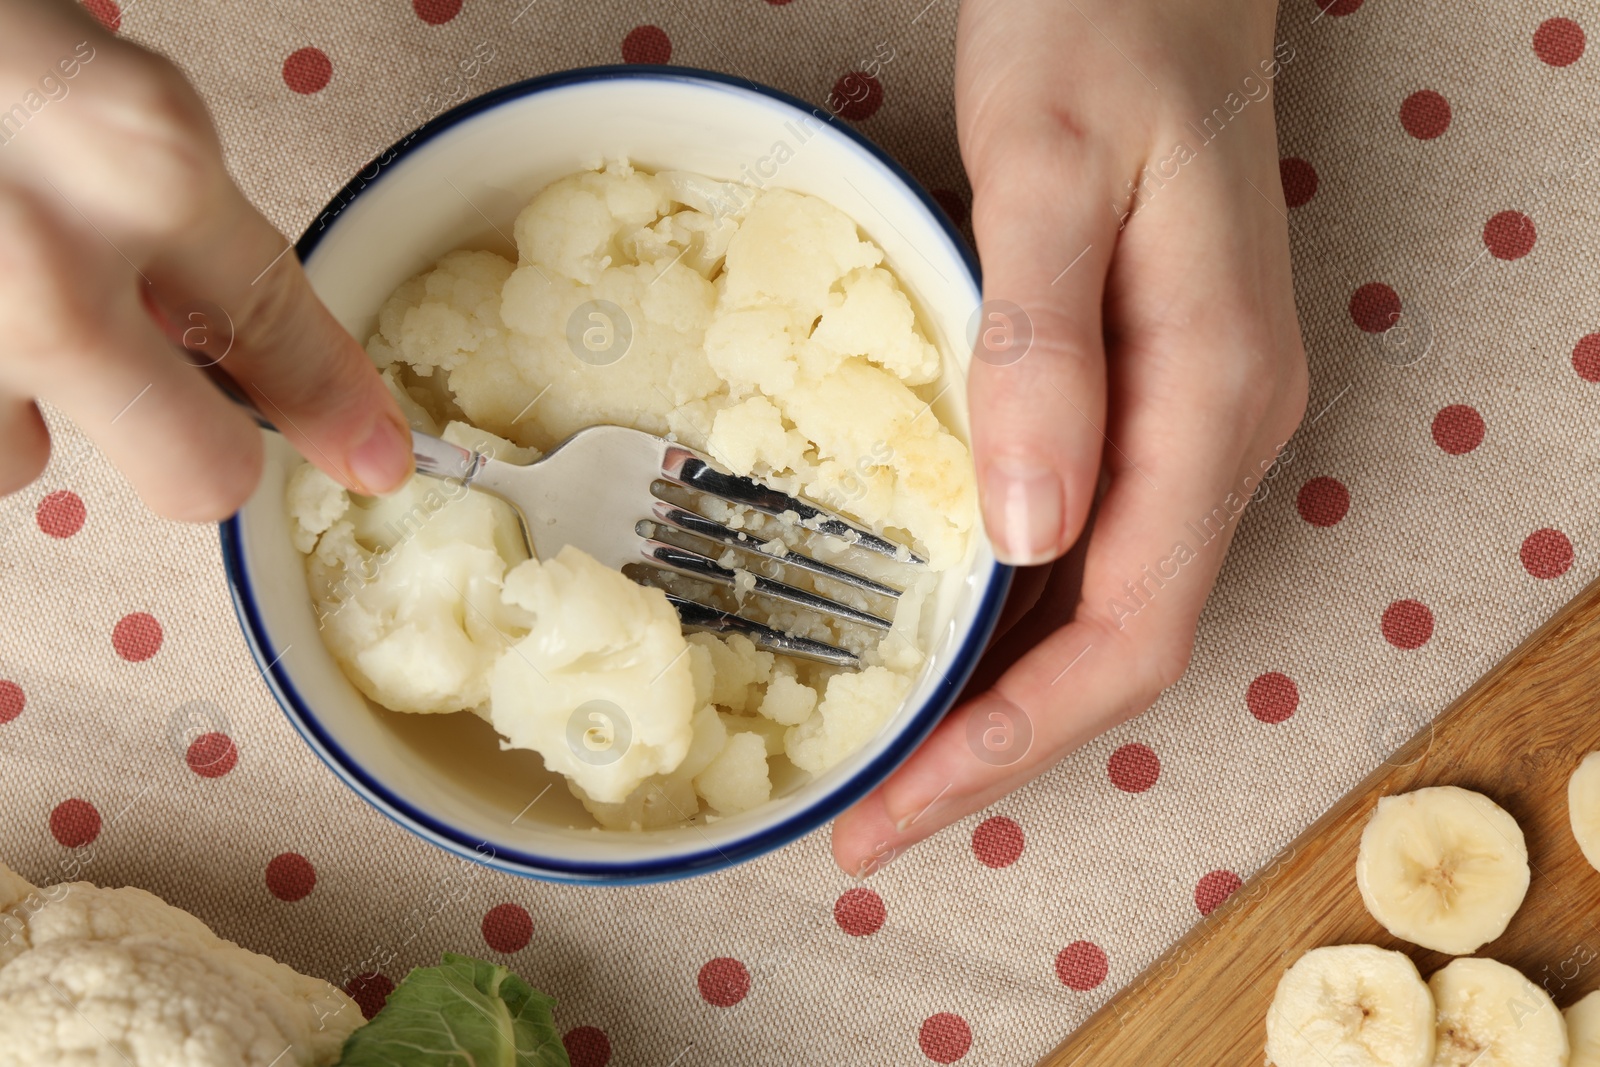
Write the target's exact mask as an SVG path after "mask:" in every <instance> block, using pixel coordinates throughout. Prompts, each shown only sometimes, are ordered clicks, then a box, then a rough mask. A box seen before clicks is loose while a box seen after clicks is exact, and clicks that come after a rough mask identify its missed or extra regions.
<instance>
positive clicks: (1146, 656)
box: [1085, 616, 1194, 719]
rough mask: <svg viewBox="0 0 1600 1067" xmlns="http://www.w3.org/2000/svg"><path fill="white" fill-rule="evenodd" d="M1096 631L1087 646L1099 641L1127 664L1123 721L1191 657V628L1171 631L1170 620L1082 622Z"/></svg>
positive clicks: (1184, 667)
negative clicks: (1150, 623) (1128, 623)
mask: <svg viewBox="0 0 1600 1067" xmlns="http://www.w3.org/2000/svg"><path fill="white" fill-rule="evenodd" d="M1085 621H1086V622H1090V624H1091V625H1092V626H1093V627H1094V628H1095V630H1096V631H1097V633H1096V635H1095V636H1094V637H1093V638H1092V641H1091V643H1093V644H1099V643H1101V642H1102V641H1103V642H1104V643H1105V645H1106V646H1107V647H1108V648H1109V649H1111V650H1112V651H1113V654H1114V655H1116V656H1117V657H1118V658H1119V659H1120V660H1121V661H1122V662H1123V663H1126V664H1128V666H1129V670H1128V672H1127V675H1126V677H1127V684H1126V686H1125V687H1124V693H1125V694H1126V698H1125V704H1124V705H1123V707H1122V708H1121V709H1120V710H1121V714H1122V717H1123V718H1124V719H1130V718H1132V717H1133V716H1135V715H1138V714H1140V713H1141V712H1143V711H1144V710H1145V709H1146V708H1148V707H1149V706H1150V705H1151V704H1154V703H1155V702H1156V699H1157V698H1158V697H1160V696H1161V694H1162V693H1164V692H1166V691H1167V690H1168V689H1170V688H1172V686H1174V685H1176V684H1177V683H1178V681H1179V679H1181V678H1182V677H1183V676H1184V674H1185V673H1186V672H1187V671H1188V670H1189V662H1190V659H1191V658H1192V657H1193V655H1194V628H1193V626H1190V627H1189V628H1188V629H1187V631H1186V632H1183V631H1182V630H1181V628H1180V629H1177V630H1175V629H1174V627H1173V625H1172V620H1163V621H1159V622H1157V624H1156V625H1155V626H1148V627H1146V626H1124V625H1121V624H1119V623H1117V622H1114V621H1111V620H1110V619H1108V618H1104V617H1098V616H1097V617H1095V618H1094V619H1092V620H1085Z"/></svg>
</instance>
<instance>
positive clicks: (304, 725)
mask: <svg viewBox="0 0 1600 1067" xmlns="http://www.w3.org/2000/svg"><path fill="white" fill-rule="evenodd" d="M622 78H636V79H640V80H652V79H665V80H672V81H688V82H695V83H701V84H710V85H712V86H713V87H720V88H732V89H735V90H737V91H740V92H748V93H752V94H754V95H757V96H763V97H766V98H768V99H770V100H776V101H778V102H780V103H783V104H787V105H788V106H790V107H792V108H795V109H797V110H799V111H800V112H802V113H805V114H810V115H813V116H815V117H817V118H822V119H823V120H824V121H826V122H828V123H829V125H830V126H832V127H833V128H834V129H836V130H838V131H839V132H840V133H841V134H842V135H843V136H844V137H845V138H846V139H847V140H849V141H851V142H854V144H855V145H856V147H857V148H859V149H861V150H863V151H864V152H866V153H867V155H868V156H870V157H871V158H873V159H874V160H876V161H877V162H878V163H879V164H880V165H882V166H883V167H884V168H885V169H887V170H888V171H889V172H890V173H891V174H892V175H894V177H896V178H897V179H899V181H900V182H901V184H903V185H904V186H905V188H906V189H907V190H908V191H910V192H911V193H912V194H913V195H914V196H916V197H917V198H919V199H920V200H921V201H922V203H923V204H924V205H925V206H926V207H927V208H928V210H929V213H930V214H931V215H932V217H933V219H934V220H935V222H936V223H937V224H938V225H939V226H940V227H942V229H943V231H944V233H945V235H946V237H947V238H948V239H949V240H950V243H951V245H952V246H953V247H954V248H955V250H956V252H957V254H958V255H960V257H961V259H962V262H963V264H964V265H965V266H966V268H967V270H968V272H969V273H970V274H971V276H972V279H973V282H974V285H975V287H978V286H979V283H980V274H979V269H978V263H977V260H976V258H975V257H974V256H973V255H972V251H971V249H970V248H969V247H968V246H967V244H966V242H965V240H964V239H963V238H962V236H961V233H960V231H959V230H957V229H956V227H955V226H954V225H953V224H952V223H951V222H950V220H949V218H948V217H947V216H946V214H945V212H944V209H943V208H942V207H941V206H940V205H939V203H938V202H937V201H936V200H934V199H933V198H932V197H931V196H929V195H928V193H927V191H926V190H924V189H923V188H922V186H921V185H920V184H918V182H917V181H916V179H915V178H913V177H912V176H911V175H910V174H909V173H908V172H907V171H906V170H905V168H904V167H902V166H900V164H899V163H897V162H895V160H894V159H892V158H891V157H890V156H889V155H888V154H887V153H886V152H884V151H883V150H882V149H881V148H879V147H878V146H877V145H875V144H874V143H873V142H872V141H870V140H868V139H867V138H866V137H864V136H863V135H862V134H860V133H858V132H857V131H856V130H854V129H852V128H850V127H849V126H848V125H845V124H842V123H834V122H833V121H832V119H833V117H834V116H831V115H829V114H828V113H827V112H826V111H824V110H823V109H821V108H817V107H814V106H812V105H810V104H807V103H806V102H805V101H803V100H800V99H799V98H797V97H794V96H791V95H790V94H788V93H785V92H782V91H780V90H777V89H773V88H771V87H769V86H765V85H761V84H759V83H757V82H752V81H750V80H748V79H746V78H739V77H734V76H731V75H727V74H721V73H717V72H715V71H706V70H698V69H695V68H692V67H672V66H655V65H638V66H601V67H583V68H579V69H576V70H568V71H562V72H560V73H556V74H547V75H543V76H540V77H537V78H528V79H525V80H523V81H519V82H514V83H512V84H510V85H506V86H502V87H501V88H499V89H494V90H491V91H490V92H487V93H485V94H483V95H482V96H477V97H474V98H472V99H471V100H467V101H465V102H464V103H461V104H458V105H457V106H456V107H454V108H452V109H450V110H449V111H446V112H444V113H443V114H441V115H438V116H436V117H435V118H433V119H431V120H429V121H428V122H427V123H425V124H423V125H422V126H420V127H418V128H417V129H416V130H415V131H413V132H412V133H410V134H408V135H407V136H406V137H404V138H402V139H401V140H400V141H397V142H396V143H395V144H393V145H391V146H390V147H389V148H387V149H385V150H384V151H383V152H381V153H379V154H378V155H377V156H375V157H374V158H373V160H372V161H371V162H369V163H368V164H367V165H366V166H365V167H363V168H362V169H361V171H360V172H358V174H357V176H356V177H355V178H352V179H351V180H350V181H349V182H348V183H347V184H346V185H345V186H344V187H343V188H342V189H340V190H339V192H338V193H337V194H335V195H334V197H333V199H332V200H330V201H329V202H328V205H327V207H326V208H324V210H323V211H322V213H321V214H319V215H318V217H317V220H316V222H315V223H314V224H313V225H314V226H315V228H314V229H307V230H306V232H305V234H304V235H303V236H301V238H300V240H299V241H298V242H296V243H295V254H296V255H297V256H298V257H299V259H300V261H301V262H305V261H306V259H307V258H308V257H309V256H310V254H311V253H312V251H313V250H314V249H315V248H316V246H317V244H318V243H319V242H320V241H321V239H322V236H323V235H324V234H325V233H326V232H327V227H328V224H329V223H330V222H331V221H333V219H335V218H336V217H337V216H338V215H339V213H340V212H342V211H343V210H344V208H345V207H348V206H349V205H350V204H351V203H353V202H354V201H355V199H356V198H357V196H359V195H360V193H361V191H362V190H364V189H366V188H367V187H369V186H371V185H373V184H376V183H377V182H379V181H381V180H382V179H383V177H384V172H385V168H386V167H388V166H389V165H390V164H392V163H394V162H396V161H397V160H399V159H400V158H402V157H403V156H405V155H406V154H407V153H409V152H411V151H413V150H415V149H416V148H418V147H419V146H421V145H422V144H425V143H426V142H427V141H429V140H431V139H432V138H433V137H435V136H437V135H439V134H440V133H443V132H444V131H445V130H448V129H450V128H452V127H454V126H456V125H458V124H459V123H461V122H463V121H465V120H467V119H470V118H472V117H473V116H475V115H478V114H480V113H482V112H485V111H489V110H492V109H493V108H495V107H498V106H499V105H501V104H503V103H507V102H509V101H512V100H517V99H521V98H523V97H527V96H531V95H533V94H535V93H540V92H545V91H547V90H550V89H557V88H562V87H565V86H573V85H578V84H582V83H586V82H594V81H605V80H613V79H622ZM369 171H371V172H372V174H371V176H370V177H368V176H367V173H368V172H369ZM980 291H981V290H980ZM220 533H221V538H222V559H223V565H224V567H225V569H226V571H227V576H228V589H229V592H230V593H231V595H232V598H233V605H234V613H235V615H237V617H238V619H239V626H240V629H241V630H243V631H244V635H245V640H246V642H247V643H248V644H249V646H250V654H251V655H252V656H253V657H254V658H255V661H256V667H257V669H258V670H260V672H261V676H262V678H263V680H265V682H266V683H267V688H268V689H270V690H271V691H272V694H273V696H274V697H275V698H276V699H277V701H278V704H279V706H280V707H281V708H282V709H283V712H284V715H285V717H287V718H288V720H289V722H290V723H291V724H292V725H293V726H294V728H295V730H296V731H298V732H299V734H300V736H301V737H302V738H303V739H304V740H305V741H306V743H307V745H309V746H310V748H311V750H312V751H313V752H315V753H316V754H317V756H318V758H320V759H321V760H322V761H323V763H325V764H326V765H327V766H328V768H329V769H330V770H332V771H333V772H334V774H335V775H336V776H337V777H338V778H339V779H340V780H342V781H343V782H344V783H345V784H346V785H347V786H349V787H350V788H351V789H352V790H354V791H355V792H356V793H357V794H358V795H359V796H361V797H362V799H364V800H366V801H367V802H368V803H369V804H371V805H372V806H373V807H374V808H377V809H378V810H379V811H380V812H382V813H383V814H384V815H386V816H388V817H389V818H390V819H392V820H393V821H394V822H396V823H398V824H399V825H400V826H402V827H404V828H405V829H407V830H409V831H411V832H412V833H414V834H416V835H417V836H418V837H421V838H422V839H423V840H425V841H427V842H429V843H431V844H434V845H437V846H439V847H441V848H443V849H445V850H446V851H449V852H452V853H454V854H456V855H458V856H461V857H463V858H465V859H469V860H472V861H474V862H477V863H481V864H484V865H485V866H488V867H492V868H495V869H497V870H501V871H505V872H507V873H510V874H517V875H522V876H524V877H530V878H536V879H540V880H543V881H553V882H569V883H579V884H613V885H624V884H638V883H645V882H660V881H670V880H675V879H680V878H686V877H690V876H692V875H696V874H708V873H711V872H713V871H718V870H723V869H725V868H728V867H732V866H735V865H737V864H739V863H743V862H746V861H748V860H752V859H755V858H757V857H758V856H762V855H765V854H767V853H769V852H773V851H776V850H777V849H780V848H782V847H783V846H785V845H788V844H791V843H792V842H794V841H797V840H799V839H800V838H801V837H804V836H805V835H806V834H809V833H810V832H811V831H813V830H815V829H817V828H818V827H820V826H822V825H823V824H825V823H827V822H828V821H829V820H831V819H833V818H834V817H835V816H837V815H839V814H840V813H841V812H843V811H844V810H845V809H846V808H849V807H850V806H851V805H853V804H855V803H856V801H858V800H860V799H861V798H862V797H864V796H866V795H867V794H868V793H870V792H871V791H872V790H873V789H875V788H877V786H878V785H879V784H880V783H882V782H883V780H884V779H885V778H887V777H888V776H889V774H890V773H891V772H893V771H894V769H895V768H896V767H898V766H899V765H900V764H901V763H902V762H904V761H905V759H906V757H908V756H909V755H910V754H911V753H912V751H914V750H915V749H916V747H917V746H918V745H920V744H921V743H922V742H923V740H925V739H926V738H927V736H928V734H929V733H931V732H932V731H933V728H934V727H935V726H937V725H938V723H939V721H940V720H941V719H943V718H944V716H945V715H946V713H948V712H949V710H950V708H951V706H952V705H953V704H954V703H955V699H956V697H957V695H958V694H959V693H960V692H961V688H962V686H963V685H965V684H966V681H967V679H968V677H970V676H971V674H972V671H973V670H974V669H975V668H976V666H977V663H978V658H979V655H980V654H981V653H982V651H983V649H984V647H985V646H986V645H987V643H988V640H989V636H990V634H992V633H993V632H994V627H995V625H996V624H997V623H998V622H999V616H1000V607H1001V605H1002V603H1003V601H1004V598H1005V595H1006V592H1007V590H1008V589H1009V588H1010V585H1011V578H1012V573H1013V571H1012V568H1011V567H1008V566H1006V565H1004V564H1001V563H996V564H994V567H993V571H992V574H991V577H990V579H989V586H988V589H987V590H986V591H985V592H984V597H983V600H982V602H981V603H980V604H979V605H978V609H977V613H976V616H975V621H974V625H973V628H972V629H971V630H970V631H968V633H967V637H966V640H965V641H964V642H963V643H962V645H961V647H960V649H958V650H957V652H956V654H955V655H954V657H953V658H952V661H951V669H950V670H949V671H947V672H946V673H945V676H944V678H943V679H941V685H940V688H939V689H938V690H937V691H936V693H935V695H934V696H933V697H932V698H931V699H930V700H929V701H928V702H927V703H926V704H924V705H923V706H922V707H921V708H920V709H918V711H917V713H916V715H915V716H913V717H912V719H911V721H910V722H909V723H908V724H907V726H906V728H905V729H904V730H902V731H901V732H900V733H899V734H898V735H897V736H896V737H895V738H894V740H893V741H892V742H891V743H890V744H889V745H888V746H887V747H886V748H885V749H884V750H883V751H882V752H880V753H879V754H878V755H877V756H876V757H875V758H874V759H873V760H872V762H870V763H868V764H867V765H866V766H865V767H863V768H862V769H861V770H860V771H858V772H857V773H856V774H854V775H853V776H851V777H850V778H848V779H846V780H844V781H843V782H841V783H840V784H839V785H838V786H836V787H835V788H834V789H833V790H832V791H831V792H830V793H828V794H827V795H825V796H823V797H821V798H819V799H817V800H816V801H813V802H812V803H811V804H809V805H808V806H807V807H805V808H803V809H801V810H799V811H796V812H794V813H793V814H791V815H790V816H788V817H787V818H785V819H783V820H781V821H779V822H777V823H774V824H773V825H771V826H768V827H766V828H765V829H762V830H760V831H758V832H756V833H753V834H751V835H750V836H748V837H744V838H740V839H739V840H737V841H733V842H730V843H728V844H727V845H726V846H724V847H718V846H715V845H711V846H709V847H707V848H705V849H699V850H695V851H690V852H684V853H681V854H677V855H673V856H668V857H661V858H655V859H643V860H624V861H606V862H594V861H579V860H570V859H559V858H553V857H549V856H540V855H536V854H533V853H525V852H520V851H517V850H512V849H500V848H498V847H495V846H490V845H489V844H488V843H487V842H484V841H481V840H475V839H474V837H473V836H472V835H470V834H465V833H463V832H462V831H460V830H459V829H457V828H456V827H453V826H451V825H449V824H447V823H444V822H442V821H440V820H439V819H436V818H434V817H433V816H431V815H429V814H427V813H426V812H424V811H421V810H419V809H418V808H416V807H414V806H413V805H412V804H410V803H409V802H408V801H406V800H404V799H403V798H401V797H400V796H398V795H397V794H395V793H394V792H393V791H392V790H390V789H389V788H388V787H387V786H385V785H384V784H383V783H382V782H380V781H379V780H378V779H376V778H374V777H373V776H371V775H370V774H368V773H367V772H366V771H365V770H364V769H363V768H362V767H361V765H360V763H359V761H357V760H354V759H352V758H351V757H350V755H349V754H348V753H347V752H345V751H344V749H343V748H341V747H340V746H339V745H338V744H337V743H336V742H335V741H334V740H333V738H332V736H331V735H330V734H329V733H328V732H327V731H326V730H325V729H324V728H323V726H322V724H321V723H320V722H319V721H318V719H317V717H316V715H315V714H314V713H313V712H312V710H311V707H310V705H309V704H308V703H307V702H306V701H305V700H304V699H303V698H302V697H301V696H300V693H299V691H298V690H297V689H296V688H295V686H294V683H293V682H292V681H291V680H290V678H289V673H288V671H287V670H286V669H285V667H284V666H283V663H282V659H283V657H282V654H281V653H278V652H277V651H276V650H275V649H274V647H273V646H272V645H271V644H269V642H268V636H267V629H266V624H265V621H264V620H263V619H262V617H261V613H260V610H259V608H258V607H257V604H256V597H255V594H254V592H253V591H252V589H251V585H250V578H249V575H248V574H247V573H246V570H245V566H244V546H243V544H242V534H241V531H240V527H239V517H238V516H237V515H234V516H233V517H231V518H229V519H227V520H226V521H224V522H223V523H222V524H221V526H220ZM285 651H287V650H285ZM485 848H488V849H489V852H490V854H488V855H486V854H485V853H484V851H483V850H484V849H485Z"/></svg>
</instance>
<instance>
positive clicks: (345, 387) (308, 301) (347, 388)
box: [147, 183, 412, 494]
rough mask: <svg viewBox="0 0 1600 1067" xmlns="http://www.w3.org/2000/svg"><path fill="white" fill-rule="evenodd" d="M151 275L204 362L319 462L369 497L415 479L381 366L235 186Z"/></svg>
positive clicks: (405, 433) (406, 435)
mask: <svg viewBox="0 0 1600 1067" xmlns="http://www.w3.org/2000/svg"><path fill="white" fill-rule="evenodd" d="M147 273H148V274H149V275H150V278H151V281H152V282H153V284H154V292H155V295H156V299H157V301H158V302H159V303H160V305H161V308H162V311H163V312H164V313H165V315H166V317H167V318H168V319H169V321H170V322H171V323H172V325H173V326H174V327H175V328H176V329H177V330H178V331H180V335H181V336H184V337H185V341H186V343H187V344H188V345H189V346H190V347H192V348H198V351H197V352H196V355H197V357H198V359H199V360H200V361H201V362H204V363H211V364H214V365H215V366H216V368H217V369H218V370H220V371H222V372H224V373H226V374H227V375H228V376H229V377H230V378H232V379H233V380H234V381H236V382H237V383H238V384H239V385H240V386H242V387H243V388H244V390H245V391H246V392H247V393H248V394H249V395H250V397H251V398H252V399H253V400H254V401H255V403H256V405H257V407H259V408H260V409H261V411H262V413H263V414H265V415H266V416H267V418H268V419H269V420H270V421H271V422H272V423H273V424H274V425H276V426H277V427H278V428H279V430H281V431H282V432H283V434H284V435H285V436H286V437H288V438H289V440H290V441H291V442H292V443H293V444H294V445H295V447H296V448H298V449H299V450H300V452H301V453H302V454H304V455H305V456H306V458H307V459H309V460H311V462H312V463H314V464H316V465H317V466H319V467H321V468H322V469H323V470H324V471H326V472H327V473H328V474H329V475H331V476H332V477H334V478H336V479H338V480H339V481H340V482H341V483H343V484H344V485H346V486H348V487H349V488H351V489H354V490H356V491H357V492H362V493H368V494H381V493H387V492H390V491H392V490H394V489H396V488H398V487H399V486H400V485H401V484H402V483H404V481H405V480H406V479H407V478H408V477H409V476H410V474H411V471H412V452H411V431H410V427H409V426H408V424H407V423H406V420H405V417H404V416H403V415H402V414H401V413H400V408H399V406H398V405H397V404H396V403H395V400H394V398H393V397H392V396H390V394H389V391H388V389H387V387H385V386H384V384H383V382H382V380H381V379H380V378H379V376H378V372H377V370H376V369H375V368H374V367H373V365H372V361H371V360H370V359H368V357H367V354H366V352H365V350H363V348H362V347H361V345H360V344H359V343H357V342H356V340H355V338H353V337H351V336H350V334H349V332H347V331H346V330H345V329H344V327H342V326H341V325H339V323H338V321H337V320H336V319H335V318H334V317H333V315H332V313H331V312H329V310H328V309H327V307H326V306H324V305H323V303H322V301H321V300H319V299H318V298H317V296H316V294H315V292H314V291H313V290H312V288H311V283H310V281H309V280H308V279H307V278H306V275H305V271H304V270H302V269H301V266H300V262H299V260H298V259H297V258H296V257H295V254H294V252H293V251H292V250H291V249H289V242H288V241H287V240H286V239H285V238H284V237H283V236H282V235H281V234H279V233H278V231H277V230H276V229H274V228H273V227H272V225H271V224H270V223H268V222H267V221H266V219H264V218H263V217H262V216H261V215H260V214H259V213H258V212H257V211H256V210H255V209H254V208H253V207H251V206H250V204H249V203H248V202H247V201H246V200H245V199H244V197H243V195H242V194H240V193H239V191H238V190H237V189H236V188H234V187H233V186H232V184H231V183H226V184H225V187H224V188H222V189H220V190H219V191H218V192H217V195H216V197H215V201H214V206H213V208H212V210H211V211H210V212H208V213H207V215H206V216H205V217H204V218H201V219H199V220H197V222H196V225H194V226H193V227H191V228H189V229H188V230H186V231H185V232H184V233H182V234H180V235H179V237H178V239H177V240H175V241H174V242H173V243H172V244H170V245H169V246H168V248H167V249H166V250H164V251H163V252H162V253H161V254H160V255H159V256H158V257H157V258H156V259H154V260H153V261H152V262H151V263H150V265H149V267H148V270H147Z"/></svg>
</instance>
